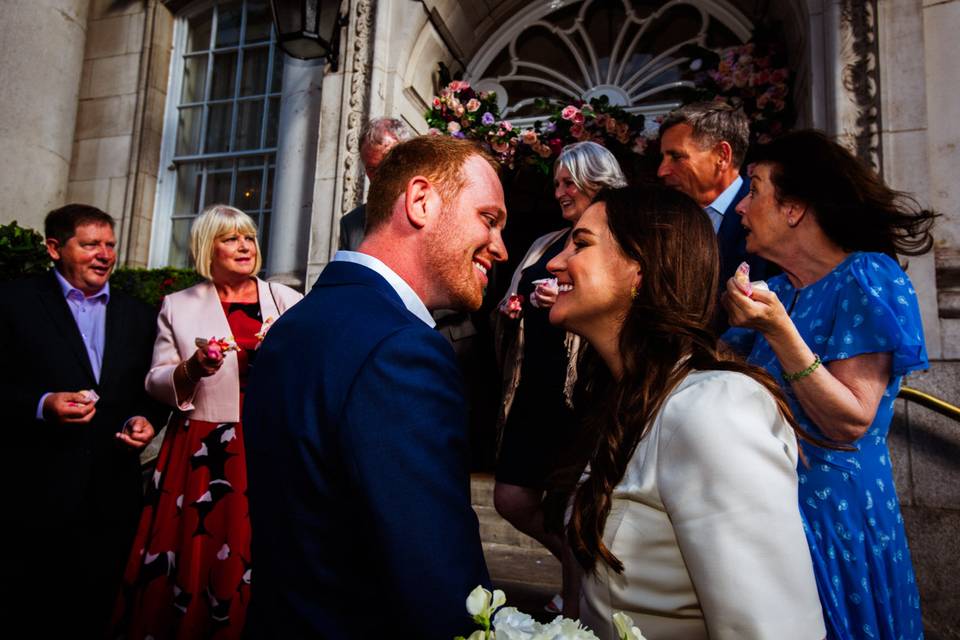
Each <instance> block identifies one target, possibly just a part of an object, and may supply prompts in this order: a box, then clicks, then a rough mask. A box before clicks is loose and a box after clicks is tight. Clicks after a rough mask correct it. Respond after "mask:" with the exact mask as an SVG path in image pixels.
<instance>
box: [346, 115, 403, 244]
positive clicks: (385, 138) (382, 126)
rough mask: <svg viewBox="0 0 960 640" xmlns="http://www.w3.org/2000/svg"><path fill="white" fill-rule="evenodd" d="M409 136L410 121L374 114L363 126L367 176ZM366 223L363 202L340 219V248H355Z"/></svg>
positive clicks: (362, 160)
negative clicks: (406, 123)
mask: <svg viewBox="0 0 960 640" xmlns="http://www.w3.org/2000/svg"><path fill="white" fill-rule="evenodd" d="M409 137H410V130H409V129H408V128H407V125H405V124H404V123H403V121H401V120H397V119H396V118H373V119H372V120H370V121H369V122H367V124H365V125H364V126H363V129H361V130H360V161H361V162H363V170H364V172H365V173H366V174H367V179H368V180H373V176H375V175H377V167H379V166H380V163H381V162H383V159H384V158H385V157H386V155H387V153H389V152H390V149H392V148H393V146H394V145H395V144H397V143H398V142H402V141H403V140H406V139H407V138H409ZM366 227H367V205H366V203H363V204H361V205H360V206H359V207H357V208H356V209H353V210H352V211H350V212H349V213H347V214H346V215H344V216H343V217H342V218H341V219H340V248H341V249H343V250H345V251H356V250H357V247H359V246H360V243H361V242H363V236H364V234H365V233H366Z"/></svg>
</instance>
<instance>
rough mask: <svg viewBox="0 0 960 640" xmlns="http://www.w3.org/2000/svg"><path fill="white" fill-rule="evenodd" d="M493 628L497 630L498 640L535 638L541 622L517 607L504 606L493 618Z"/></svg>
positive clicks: (531, 639)
mask: <svg viewBox="0 0 960 640" xmlns="http://www.w3.org/2000/svg"><path fill="white" fill-rule="evenodd" d="M493 628H494V629H496V631H497V640H534V634H536V633H537V632H538V631H539V630H540V623H538V622H537V621H536V620H534V619H533V618H531V617H530V616H528V615H527V614H525V613H522V612H520V611H518V610H517V608H516V607H503V608H502V609H500V610H499V611H497V615H496V616H494V618H493Z"/></svg>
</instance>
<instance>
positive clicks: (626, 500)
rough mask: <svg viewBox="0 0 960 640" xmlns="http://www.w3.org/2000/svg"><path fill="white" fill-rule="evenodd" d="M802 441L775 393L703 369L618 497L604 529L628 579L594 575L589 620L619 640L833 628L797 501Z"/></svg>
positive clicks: (668, 409)
mask: <svg viewBox="0 0 960 640" xmlns="http://www.w3.org/2000/svg"><path fill="white" fill-rule="evenodd" d="M796 464H797V441H796V437H795V435H794V433H793V431H792V429H791V428H790V426H789V424H788V423H787V422H786V421H785V420H784V419H783V418H782V417H781V416H780V414H779V413H778V411H777V406H776V404H775V402H774V399H773V396H771V395H770V393H769V392H767V390H766V389H765V388H763V387H762V386H761V385H760V384H758V383H757V382H755V381H754V380H753V379H751V378H749V377H748V376H745V375H743V374H739V373H732V372H724V371H697V372H693V373H691V374H690V375H689V376H687V378H686V379H685V380H684V381H683V382H682V383H681V384H680V385H678V387H677V388H676V389H675V390H674V391H673V393H671V394H670V396H669V398H668V399H667V400H666V402H665V403H664V405H663V407H662V409H661V411H660V413H659V414H658V415H657V417H656V418H655V419H654V421H653V424H652V425H651V427H650V430H649V432H648V433H647V434H646V436H645V437H644V438H643V439H642V440H641V441H640V444H639V445H638V447H637V450H636V452H635V453H634V455H633V458H631V460H630V462H629V464H628V467H627V471H626V474H625V475H624V478H623V480H622V481H621V482H620V484H619V485H617V487H616V489H615V491H614V494H613V497H614V499H613V507H612V510H611V513H610V516H609V518H608V519H607V523H606V528H605V530H604V541H605V543H606V545H607V547H608V548H610V550H611V551H612V552H613V553H614V555H616V556H617V557H618V558H619V559H620V560H621V561H622V562H623V564H624V573H623V574H622V575H619V574H616V573H615V572H613V571H612V570H611V569H610V568H609V567H608V566H607V565H606V564H604V563H603V562H602V561H600V562H599V563H598V568H597V573H596V575H595V576H585V577H584V583H583V591H582V595H581V602H580V613H581V618H582V620H583V622H584V623H585V624H586V625H587V626H589V627H590V628H591V629H593V630H594V632H595V633H596V634H597V635H598V636H599V637H600V638H601V639H604V640H606V639H608V638H610V639H613V640H616V637H617V635H616V631H615V630H614V627H613V624H612V622H611V616H612V614H613V613H615V612H617V611H624V612H626V613H628V614H629V615H630V616H631V617H632V618H633V620H634V622H635V623H636V625H637V626H638V627H639V628H640V630H641V631H642V632H643V633H644V635H645V636H646V637H647V638H648V639H649V640H660V639H670V640H686V639H700V638H712V639H713V640H717V639H718V638H730V639H733V638H736V639H737V640H745V639H750V638H770V639H774V640H794V639H796V640H801V639H803V640H812V639H816V638H823V637H824V636H825V635H826V631H825V628H824V624H823V618H822V614H821V608H820V600H819V598H818V595H817V587H816V584H815V582H814V577H813V567H812V563H811V560H810V552H809V549H808V547H807V543H806V539H805V538H804V533H803V525H802V523H801V519H800V511H799V507H798V503H797V473H796Z"/></svg>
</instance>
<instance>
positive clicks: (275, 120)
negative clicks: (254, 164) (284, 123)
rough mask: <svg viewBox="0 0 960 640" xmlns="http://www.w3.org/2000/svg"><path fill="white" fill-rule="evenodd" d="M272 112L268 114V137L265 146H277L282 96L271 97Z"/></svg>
mask: <svg viewBox="0 0 960 640" xmlns="http://www.w3.org/2000/svg"><path fill="white" fill-rule="evenodd" d="M269 102H270V113H268V114H267V139H266V142H264V146H265V147H275V146H277V126H278V124H279V122H280V98H270V100H269Z"/></svg>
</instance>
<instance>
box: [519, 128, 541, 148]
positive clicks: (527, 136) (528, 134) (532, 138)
mask: <svg viewBox="0 0 960 640" xmlns="http://www.w3.org/2000/svg"><path fill="white" fill-rule="evenodd" d="M522 138H523V142H524V144H529V145H532V144H534V143H535V142H536V141H537V132H536V131H534V130H533V129H527V130H526V131H524V132H523V135H522Z"/></svg>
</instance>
